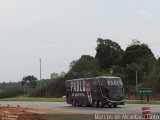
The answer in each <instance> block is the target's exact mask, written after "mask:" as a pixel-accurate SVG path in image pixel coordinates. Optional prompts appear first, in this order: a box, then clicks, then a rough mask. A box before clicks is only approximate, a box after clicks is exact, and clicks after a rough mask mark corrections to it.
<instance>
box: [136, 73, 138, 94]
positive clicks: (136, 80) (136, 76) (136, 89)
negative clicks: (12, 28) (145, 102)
mask: <svg viewBox="0 0 160 120" xmlns="http://www.w3.org/2000/svg"><path fill="white" fill-rule="evenodd" d="M137 91H138V81H137V71H136V92H137Z"/></svg>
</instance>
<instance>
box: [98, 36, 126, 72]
mask: <svg viewBox="0 0 160 120" xmlns="http://www.w3.org/2000/svg"><path fill="white" fill-rule="evenodd" d="M122 56H123V50H122V49H121V47H120V45H119V44H118V43H116V42H113V41H112V40H110V39H101V38H98V40H97V48H96V56H95V57H96V59H97V60H98V61H99V65H100V68H101V70H108V71H109V70H110V68H111V66H112V65H118V66H119V65H121V63H122Z"/></svg>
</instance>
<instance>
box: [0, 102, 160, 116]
mask: <svg viewBox="0 0 160 120" xmlns="http://www.w3.org/2000/svg"><path fill="white" fill-rule="evenodd" d="M8 104H9V105H10V106H17V105H20V106H21V107H28V108H43V109H44V108H45V109H52V110H56V109H57V110H62V109H63V110H67V111H76V112H87V113H95V114H100V113H101V114H141V113H142V107H143V106H147V107H150V110H151V113H152V114H159V115H160V105H142V104H126V105H119V106H118V107H117V108H96V107H72V106H71V105H68V104H66V103H65V102H26V101H25V102H11V101H0V105H3V106H7V105H8Z"/></svg>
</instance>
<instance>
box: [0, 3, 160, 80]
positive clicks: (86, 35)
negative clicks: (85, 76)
mask: <svg viewBox="0 0 160 120" xmlns="http://www.w3.org/2000/svg"><path fill="white" fill-rule="evenodd" d="M159 5H160V0H1V1H0V82H9V81H20V80H21V79H22V78H23V76H26V75H35V76H36V77H37V78H38V79H39V58H42V78H50V74H51V73H52V72H57V73H60V72H62V71H65V72H67V71H68V69H69V64H70V62H71V61H72V60H76V59H78V58H80V56H81V55H83V54H88V55H92V56H95V53H96V51H95V48H96V40H97V38H103V39H106V38H108V39H111V40H113V41H115V42H117V43H119V44H120V46H121V47H122V48H123V49H124V50H125V49H126V47H127V46H128V45H129V44H130V43H131V40H132V39H138V40H140V41H141V42H142V43H146V44H148V45H149V47H150V48H151V49H152V51H153V53H154V54H155V56H156V57H157V56H160V50H159V46H160V33H159V32H160V23H159V21H160V7H159Z"/></svg>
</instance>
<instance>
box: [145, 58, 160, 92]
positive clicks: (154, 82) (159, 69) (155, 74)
mask: <svg viewBox="0 0 160 120" xmlns="http://www.w3.org/2000/svg"><path fill="white" fill-rule="evenodd" d="M159 60H160V59H158V61H157V64H156V66H155V67H154V69H153V70H152V72H151V73H150V74H149V75H148V76H147V77H146V80H147V82H148V86H150V87H152V88H154V90H155V92H156V93H159V91H160V84H159V83H160V62H159Z"/></svg>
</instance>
